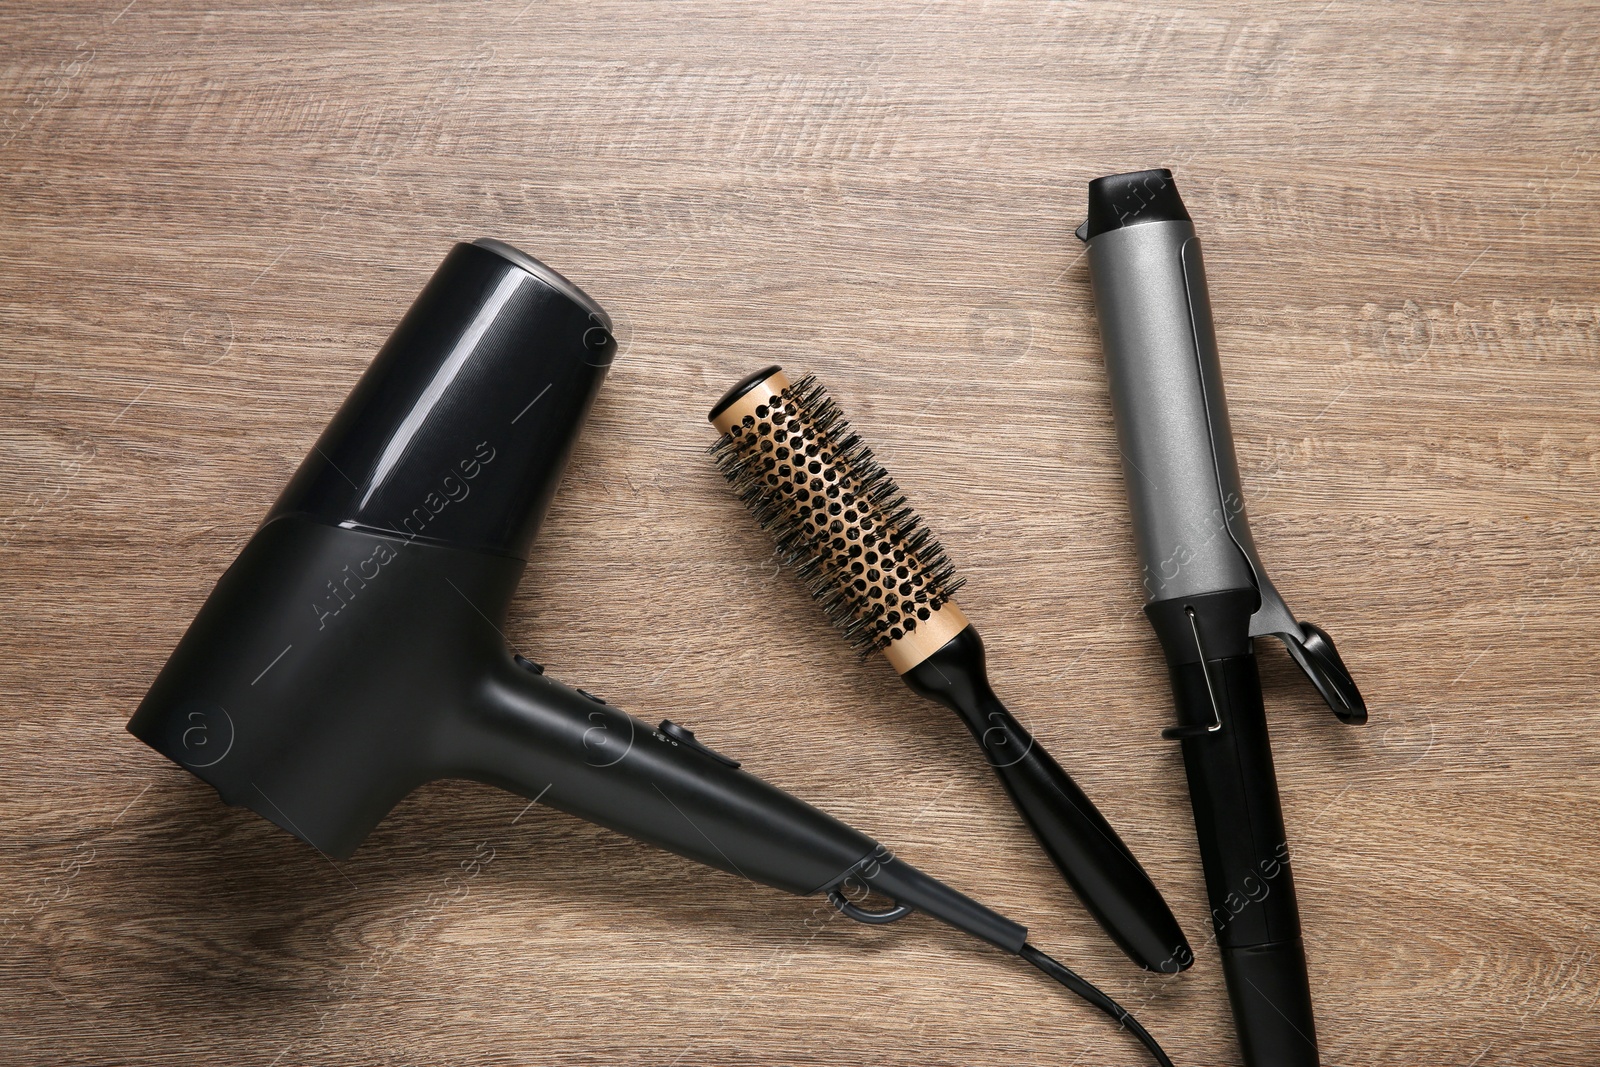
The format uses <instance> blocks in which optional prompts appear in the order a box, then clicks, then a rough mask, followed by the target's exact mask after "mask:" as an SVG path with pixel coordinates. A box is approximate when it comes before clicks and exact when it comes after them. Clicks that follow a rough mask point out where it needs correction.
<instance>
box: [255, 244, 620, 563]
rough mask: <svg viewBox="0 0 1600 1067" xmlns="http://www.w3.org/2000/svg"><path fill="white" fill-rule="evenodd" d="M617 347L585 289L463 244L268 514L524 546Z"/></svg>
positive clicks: (506, 255)
mask: <svg viewBox="0 0 1600 1067" xmlns="http://www.w3.org/2000/svg"><path fill="white" fill-rule="evenodd" d="M615 354H616V342H615V341H614V340H613V339H612V336H611V320H610V319H609V318H608V317H607V315H606V313H605V312H604V311H603V310H602V309H601V307H600V305H599V304H597V303H595V302H594V301H593V300H592V299H590V298H589V297H588V296H587V295H586V294H585V293H584V292H583V291H582V290H581V289H579V288H578V287H577V286H576V285H573V284H572V283H571V282H569V281H567V279H565V278H563V277H562V276H561V275H560V274H557V273H556V272H555V271H553V270H551V269H550V268H549V267H546V266H545V265H544V264H542V263H540V262H538V261H537V260H534V259H532V258H531V257H529V256H527V255H524V254H523V253H521V252H519V251H517V250H516V249H514V248H511V247H510V246H509V245H505V244H502V243H501V242H499V241H493V240H487V239H485V240H480V241H478V242H476V243H475V244H458V245H456V246H455V248H454V249H452V250H451V252H450V254H449V255H448V256H447V257H446V258H445V260H444V262H443V263H442V264H441V265H440V266H439V269H438V270H437V271H435V272H434V275H433V278H432V279H431V280H430V281H429V282H428V285H427V287H426V288H425V289H423V291H422V293H421V295H419V296H418V297H417V299H416V301H415V302H414V303H413V304H412V305H411V310H410V311H408V312H407V313H406V316H405V318H404V319H402V320H401V322H400V325H399V326H398V327H396V328H395V331H394V333H393V334H392V335H391V336H390V338H389V340H388V343H386V344H385V345H384V346H383V349H382V351H380V352H379V353H378V356H377V358H376V359H374V360H373V362H372V364H371V366H370V367H369V368H368V369H367V371H366V373H365V374H364V375H362V377H361V380H360V382H359V383H357V385H356V387H355V389H354V390H353V391H352V392H351V393H350V396H349V398H348V399H346V400H345V402H344V405H343V406H342V407H340V409H339V412H338V414H337V415H335V416H334V419H333V421H332V422H331V423H330V424H329V426H328V428H327V429H326V430H325V431H324V432H323V434H322V437H321V438H320V439H319V440H318V441H317V443H316V447H315V448H313V449H312V450H311V453H310V454H309V455H308V456H307V457H306V460H305V462H304V463H302V464H301V465H300V469H299V471H298V472H297V473H296V474H295V476H294V478H293V480H292V481H290V483H289V485H288V487H287V488H286V489H285V490H284V492H283V495H282V496H280V497H279V498H278V502H277V503H276V504H275V505H274V506H273V508H272V511H271V513H270V514H269V515H268V516H267V521H268V522H270V521H271V520H272V519H275V518H277V517H279V516H281V515H287V514H291V513H295V512H298V513H302V514H305V515H307V516H309V517H310V518H313V519H315V520H317V521H320V522H325V523H328V524H330V525H335V526H344V527H349V528H356V529H363V528H364V529H368V530H372V531H374V532H377V533H384V534H391V535H399V536H401V537H404V538H405V539H407V540H420V541H427V542H433V543H436V544H447V545H451V546H454V547H458V548H476V549H485V550H488V551H492V552H499V553H504V554H507V555H512V556H516V557H517V558H519V559H526V558H527V555H528V546H529V544H530V543H531V542H532V541H533V537H534V533H535V532H536V531H537V529H538V526H539V522H540V520H541V519H542V518H543V517H544V512H545V510H546V508H548V507H549V504H550V501H551V498H552V497H554V495H555V491H556V487H557V485H558V483H559V482H560V480H561V472H562V470H563V468H564V467H565V466H566V462H567V457H568V455H569V453H570V452H571V450H572V446H573V444H574V442H576V440H577V438H578V432H579V430H580V429H581V428H582V426H583V422H584V419H585V417H586V416H587V415H588V412H589V407H590V405H591V404H592V403H593V401H594V398H595V394H596V393H597V392H598V391H599V389H600V383H601V381H602V380H603V379H604V378H605V374H606V370H607V368H608V367H609V366H610V365H611V361H612V358H613V357H614V356H615Z"/></svg>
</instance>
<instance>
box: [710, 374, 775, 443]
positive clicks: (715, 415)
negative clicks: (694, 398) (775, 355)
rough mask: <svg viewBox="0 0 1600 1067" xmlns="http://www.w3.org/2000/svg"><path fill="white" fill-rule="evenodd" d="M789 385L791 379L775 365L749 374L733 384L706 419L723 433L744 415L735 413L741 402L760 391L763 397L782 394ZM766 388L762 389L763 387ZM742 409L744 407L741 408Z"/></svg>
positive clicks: (741, 412)
mask: <svg viewBox="0 0 1600 1067" xmlns="http://www.w3.org/2000/svg"><path fill="white" fill-rule="evenodd" d="M788 384H789V379H788V378H787V377H785V376H784V373H783V368H782V367H780V366H778V365H777V364H776V363H774V364H773V365H772V366H770V367H763V368H762V369H760V370H758V371H756V372H755V373H754V374H747V375H745V376H744V377H743V378H740V379H739V380H738V381H737V382H735V383H734V384H733V388H732V389H729V390H728V391H727V392H726V393H723V394H722V399H721V400H718V401H717V404H716V406H715V407H713V408H712V409H711V411H710V413H709V414H707V415H706V418H707V419H708V420H710V422H711V425H713V426H715V427H716V428H717V429H718V430H720V431H721V432H723V433H727V432H728V429H729V427H731V426H732V425H733V424H734V423H736V422H738V421H739V417H740V416H742V415H743V414H744V412H743V411H742V410H739V411H735V410H734V409H735V407H736V406H740V405H739V401H741V400H743V399H744V398H745V397H747V396H749V395H750V394H751V393H752V392H756V391H758V390H759V391H760V392H761V393H762V394H763V395H765V394H768V393H778V392H782V391H783V390H784V389H785V388H786V387H787V386H788ZM763 385H764V386H766V388H765V389H761V388H760V387H761V386H763ZM741 407H742V406H741Z"/></svg>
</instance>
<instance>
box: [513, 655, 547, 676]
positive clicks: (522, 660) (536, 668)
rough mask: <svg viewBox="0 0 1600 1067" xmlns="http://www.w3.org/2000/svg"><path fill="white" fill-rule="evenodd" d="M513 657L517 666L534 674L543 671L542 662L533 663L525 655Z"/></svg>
mask: <svg viewBox="0 0 1600 1067" xmlns="http://www.w3.org/2000/svg"><path fill="white" fill-rule="evenodd" d="M513 658H515V659H516V661H517V666H519V667H521V668H522V669H523V670H525V671H531V672H532V673H534V674H543V673H544V664H542V663H535V662H533V660H531V659H529V658H528V657H526V656H515V657H513Z"/></svg>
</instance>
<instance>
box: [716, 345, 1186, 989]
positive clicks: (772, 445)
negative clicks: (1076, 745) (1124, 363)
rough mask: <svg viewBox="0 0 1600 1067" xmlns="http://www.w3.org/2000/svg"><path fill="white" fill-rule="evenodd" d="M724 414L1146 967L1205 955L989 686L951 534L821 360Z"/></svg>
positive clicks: (737, 397)
mask: <svg viewBox="0 0 1600 1067" xmlns="http://www.w3.org/2000/svg"><path fill="white" fill-rule="evenodd" d="M710 419H711V423H712V425H714V426H715V427H716V428H717V429H718V430H719V431H721V433H722V437H721V438H720V439H719V440H718V441H717V443H716V444H715V445H713V446H712V449H711V453H712V456H713V458H714V459H715V460H716V463H717V465H718V466H719V467H720V468H721V470H722V473H723V475H724V476H725V477H726V478H727V479H728V481H729V482H730V483H732V485H733V487H734V488H735V489H736V490H737V491H738V493H739V495H740V496H741V497H742V498H743V500H744V502H745V504H746V506H747V507H749V509H750V510H751V511H752V512H753V513H754V514H755V517H756V519H757V521H758V522H759V523H760V524H761V525H762V526H763V527H765V528H766V530H767V531H768V532H769V533H770V534H771V535H772V536H773V538H774V540H775V541H776V542H777V546H778V552H779V556H780V558H781V559H782V560H783V562H784V563H785V564H787V565H789V566H791V567H792V568H793V569H794V570H795V572H796V573H797V574H798V575H799V576H800V578H801V579H802V580H803V581H804V582H805V584H806V587H807V589H808V590H809V591H810V593H811V596H812V597H813V598H814V599H815V600H817V601H818V602H819V603H820V604H821V605H822V609H823V611H824V612H825V613H826V614H827V616H828V618H829V619H830V620H832V621H833V623H834V625H836V626H837V627H838V628H839V629H840V631H842V632H843V633H844V635H845V638H846V640H848V641H849V642H850V643H851V644H852V645H853V646H855V647H856V648H857V649H858V650H859V651H860V652H861V653H862V655H863V656H864V657H866V656H870V655H871V654H872V653H873V652H875V651H876V652H881V653H882V654H883V655H884V657H885V658H886V659H888V661H889V663H890V664H891V665H892V666H893V667H894V669H895V670H896V671H897V672H899V674H900V677H901V678H902V680H904V681H905V683H906V684H907V685H908V686H910V687H911V688H912V689H913V690H914V691H916V692H917V693H920V694H922V695H923V696H925V697H928V698H930V699H932V700H935V701H938V702H939V703H940V704H943V705H944V706H945V707H947V708H949V709H950V710H952V711H954V712H955V713H956V714H957V715H959V716H960V717H961V720H962V721H963V722H965V723H966V724H967V728H968V729H970V730H971V731H972V735H973V737H974V738H975V739H976V740H977V741H978V744H979V745H980V746H981V747H982V749H983V751H984V753H985V755H986V756H987V757H988V761H989V764H990V766H992V767H993V768H994V770H995V773H996V774H997V775H998V776H999V778H1000V781H1001V783H1002V784H1003V785H1004V786H1005V789H1006V792H1007V793H1008V794H1010V796H1011V800H1012V803H1014V804H1015V805H1016V806H1017V809H1018V810H1019V811H1021V812H1022V815H1023V817H1024V818H1025V819H1026V820H1027V822H1028V825H1029V826H1030V827H1031V828H1032V829H1033V832H1034V834H1035V836H1037V837H1038V839H1039V843H1040V844H1041V845H1043V846H1044V850H1045V852H1046V853H1047V854H1048V855H1049V856H1050V859H1051V860H1052V861H1053V862H1054V863H1055V865H1056V867H1057V868H1058V869H1059V870H1060V871H1061V873H1062V875H1063V876H1065V877H1066V879H1067V882H1068V883H1069V884H1070V885H1071V886H1072V888H1073V890H1074V891H1075V892H1076V893H1077V894H1078V897H1079V898H1080V899H1081V900H1082V901H1083V903H1084V905H1085V907H1087V908H1088V909H1089V913H1090V914H1091V915H1093V916H1094V917H1095V919H1096V920H1098V921H1099V923H1100V925H1101V926H1102V927H1104V928H1105V930H1106V932H1107V933H1108V934H1110V935H1111V938H1112V940H1114V941H1115V942H1116V943H1117V944H1118V946H1120V947H1121V948H1122V950H1123V951H1124V952H1126V953H1127V954H1128V956H1129V957H1130V958H1132V959H1133V960H1134V961H1135V962H1136V963H1138V964H1139V965H1140V966H1141V967H1144V968H1146V969H1147V970H1153V971H1165V972H1169V973H1170V972H1176V971H1181V970H1183V969H1184V968H1186V967H1188V966H1189V964H1190V963H1192V962H1193V960H1194V955H1193V953H1192V952H1191V951H1190V948H1189V943H1188V941H1187V940H1186V939H1185V938H1184V936H1183V931H1182V929H1180V928H1179V926H1178V921H1177V920H1176V919H1175V918H1173V915H1172V911H1171V909H1170V908H1168V907H1167V904H1166V901H1164V900H1162V898H1161V894H1160V893H1159V892H1158V891H1157V890H1156V887H1155V885H1154V884H1153V883H1152V882H1151V881H1150V877H1149V875H1147V874H1145V872H1144V869H1143V868H1142V867H1140V866H1139V862H1138V860H1136V859H1134V857H1133V854H1132V853H1131V852H1129V851H1128V848H1127V846H1126V845H1124V844H1123V843H1122V840H1121V839H1120V838H1118V836H1117V834H1116V831H1115V830H1113V829H1112V828H1111V825H1110V824H1109V823H1108V822H1106V820H1105V817H1104V816H1102V815H1101V814H1100V812H1099V811H1098V810H1096V809H1095V806H1094V805H1093V804H1092V803H1090V801H1089V798H1088V797H1086V796H1085V795H1084V793H1083V791H1082V790H1081V789H1079V788H1078V786H1077V784H1076V783H1075V782H1073V780H1072V779H1071V778H1070V777H1068V776H1067V773H1066V772H1065V771H1064V770H1062V769H1061V767H1060V765H1058V764H1057V763H1056V761H1055V760H1054V759H1052V758H1051V757H1050V754H1049V753H1048V752H1046V751H1045V750H1044V747H1043V746H1042V745H1040V744H1039V742H1038V741H1037V740H1035V739H1034V738H1033V737H1032V736H1031V735H1030V734H1029V733H1028V731H1027V730H1026V729H1024V728H1023V726H1022V724H1021V723H1019V722H1018V721H1017V720H1016V718H1015V717H1014V716H1013V715H1012V714H1011V713H1010V712H1009V711H1007V710H1006V707H1005V705H1004V704H1002V703H1001V702H1000V699H999V698H998V697H996V696H995V694H994V691H993V689H991V688H990V685H989V679H988V675H987V672H986V670H985V666H984V651H983V641H982V639H981V638H980V637H979V636H978V631H977V628H976V627H974V626H973V625H972V623H971V622H969V621H968V620H967V617H966V616H965V615H964V614H963V613H962V611H961V609H960V607H958V606H957V605H956V603H955V601H954V600H953V599H951V598H952V595H953V594H954V593H955V591H956V590H957V589H959V588H960V586H961V584H962V583H961V579H960V578H957V577H956V575H955V568H954V567H953V566H952V565H951V563H950V561H949V559H947V558H946V556H945V553H944V549H943V548H942V547H941V546H940V544H939V543H938V542H937V541H936V540H934V539H933V537H932V535H931V534H930V533H929V531H928V529H927V528H926V527H925V526H923V524H922V522H921V520H920V519H919V518H918V517H917V515H916V513H915V512H914V511H913V510H912V509H911V507H910V506H909V505H907V504H906V501H905V498H904V496H902V495H901V493H900V490H899V488H898V487H897V486H896V485H895V483H894V479H892V478H891V477H889V475H888V473H887V472H886V471H885V470H884V469H883V467H882V466H881V465H879V463H878V462H877V460H876V459H874V458H873V454H872V450H871V449H869V448H868V447H867V445H866V444H865V443H864V442H863V441H862V440H861V438H860V436H859V435H857V434H856V433H855V432H854V431H852V430H851V428H850V425H849V423H848V422H846V421H845V420H844V418H843V417H842V416H841V414H840V412H839V408H838V406H837V405H836V404H835V403H834V402H833V400H832V399H830V398H829V396H828V394H827V392H826V390H824V389H823V387H822V386H821V385H819V384H817V382H816V380H815V378H814V377H812V376H810V375H807V376H806V377H804V378H801V379H800V380H799V381H797V382H793V383H791V382H790V381H789V379H788V378H787V377H786V376H785V375H784V373H783V371H782V369H781V368H779V367H768V368H766V369H765V370H761V371H758V372H756V373H755V374H752V375H750V376H749V377H747V378H745V379H743V380H742V381H740V382H739V383H738V384H736V385H735V386H734V387H733V388H732V389H731V390H729V391H728V393H727V394H726V395H725V396H723V398H722V399H721V400H720V401H719V402H718V403H717V406H716V407H715V408H713V409H712V410H711V414H710Z"/></svg>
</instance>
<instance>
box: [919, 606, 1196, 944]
mask: <svg viewBox="0 0 1600 1067" xmlns="http://www.w3.org/2000/svg"><path fill="white" fill-rule="evenodd" d="M901 677H902V678H903V679H904V680H905V682H906V684H907V685H909V686H910V687H911V688H912V689H913V690H915V691H916V692H918V693H920V694H922V695H923V696H925V697H928V698H930V699H932V700H936V701H938V702H939V703H940V704H943V705H944V706H945V707H947V708H949V709H951V710H952V711H954V712H955V713H956V714H958V715H960V716H961V718H962V721H964V722H965V723H966V724H967V727H968V729H970V730H971V731H972V734H973V736H974V737H975V738H976V739H977V740H978V743H979V744H980V745H981V746H982V747H983V750H984V752H985V754H986V755H987V756H988V757H989V763H990V766H992V767H993V768H994V770H995V773H996V774H997V775H998V776H999V778H1000V782H1001V784H1003V785H1004V786H1005V788H1006V792H1007V793H1008V794H1010V796H1011V801H1012V803H1014V804H1015V805H1016V806H1017V810H1018V811H1020V812H1022V815H1023V817H1024V818H1025V819H1027V821H1028V825H1029V826H1030V827H1031V828H1032V830H1033V832H1034V835H1035V836H1036V837H1038V839H1039V843H1040V844H1041V845H1043V846H1044V850H1045V852H1046V854H1048V855H1049V857H1050V859H1051V860H1052V861H1053V862H1054V863H1055V865H1056V867H1057V868H1058V869H1059V870H1060V871H1061V873H1062V875H1063V876H1064V877H1065V878H1066V879H1067V882H1068V883H1069V884H1070V885H1071V886H1072V888H1073V891H1074V892H1076V893H1077V894H1078V897H1079V898H1080V899H1081V900H1082V901H1083V903H1084V906H1085V907H1087V908H1088V909H1089V913H1090V914H1091V915H1093V916H1094V917H1095V919H1096V920H1097V921H1098V922H1099V923H1100V925H1101V926H1102V927H1104V928H1105V931H1106V933H1108V934H1110V935H1111V939H1112V940H1113V941H1115V942H1116V943H1117V944H1118V945H1119V946H1120V947H1121V948H1122V950H1123V951H1124V952H1126V953H1127V954H1128V956H1129V958H1131V959H1132V960H1133V961H1134V962H1135V963H1137V964H1139V966H1141V967H1143V968H1145V969H1146V970H1150V971H1163V972H1167V973H1173V972H1176V971H1181V970H1183V969H1184V968H1186V967H1188V966H1189V964H1190V963H1192V962H1193V961H1194V953H1193V952H1192V951H1191V950H1190V948H1189V942H1188V940H1187V939H1186V938H1185V937H1184V936H1183V929H1182V928H1181V927H1180V926H1179V925H1178V920H1177V919H1176V918H1174V916H1173V914H1172V909H1170V908H1168V907H1167V903H1166V901H1165V900H1163V899H1162V898H1161V893H1160V892H1159V891H1158V890H1157V889H1156V887H1155V884H1154V883H1153V882H1151V881H1150V876H1149V875H1147V874H1146V873H1145V872H1144V868H1143V867H1141V866H1139V861H1138V860H1136V859H1134V858H1133V853H1132V852H1130V851H1129V850H1128V846H1126V845H1124V844H1123V843H1122V839H1121V838H1119V837H1118V836H1117V832H1116V831H1115V830H1113V829H1112V828H1111V824H1110V823H1108V822H1107V821H1106V819H1105V816H1103V815H1101V814H1100V812H1099V810H1097V809H1096V808H1095V806H1094V804H1093V803H1092V802H1090V800H1089V798H1088V797H1087V796H1085V795H1084V793H1083V790H1081V789H1079V788H1078V785H1077V783H1076V782H1074V781H1073V780H1072V779H1071V778H1070V777H1069V776H1068V775H1067V772H1066V771H1064V770H1062V769H1061V766H1060V765H1059V764H1058V763H1056V761H1055V760H1054V759H1052V758H1051V757H1050V754H1049V753H1048V752H1046V751H1045V749H1044V746H1043V745H1041V744H1039V742H1038V741H1037V740H1035V739H1034V738H1033V737H1032V736H1031V735H1030V734H1029V733H1028V731H1027V730H1026V729H1024V728H1023V726H1022V724H1021V723H1019V722H1018V721H1017V720H1016V718H1015V717H1014V716H1012V714H1011V713H1010V712H1009V711H1007V710H1006V708H1005V705H1004V704H1002V703H1001V702H1000V700H999V698H998V697H996V696H995V694H994V690H993V689H991V688H990V686H989V679H988V675H987V672H986V671H985V669H984V653H983V640H982V638H980V637H979V636H978V631H977V629H976V627H973V626H968V627H967V628H966V629H964V630H962V631H961V632H960V633H959V634H957V635H956V636H955V637H954V638H952V639H951V640H950V641H949V642H947V643H946V644H945V645H944V646H943V647H941V648H940V649H939V650H938V651H937V652H935V653H933V654H932V655H931V656H929V657H928V658H927V659H925V660H923V661H922V662H921V663H919V664H917V665H916V666H915V667H913V668H911V669H910V670H908V671H906V672H905V673H904V674H903V675H901Z"/></svg>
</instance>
